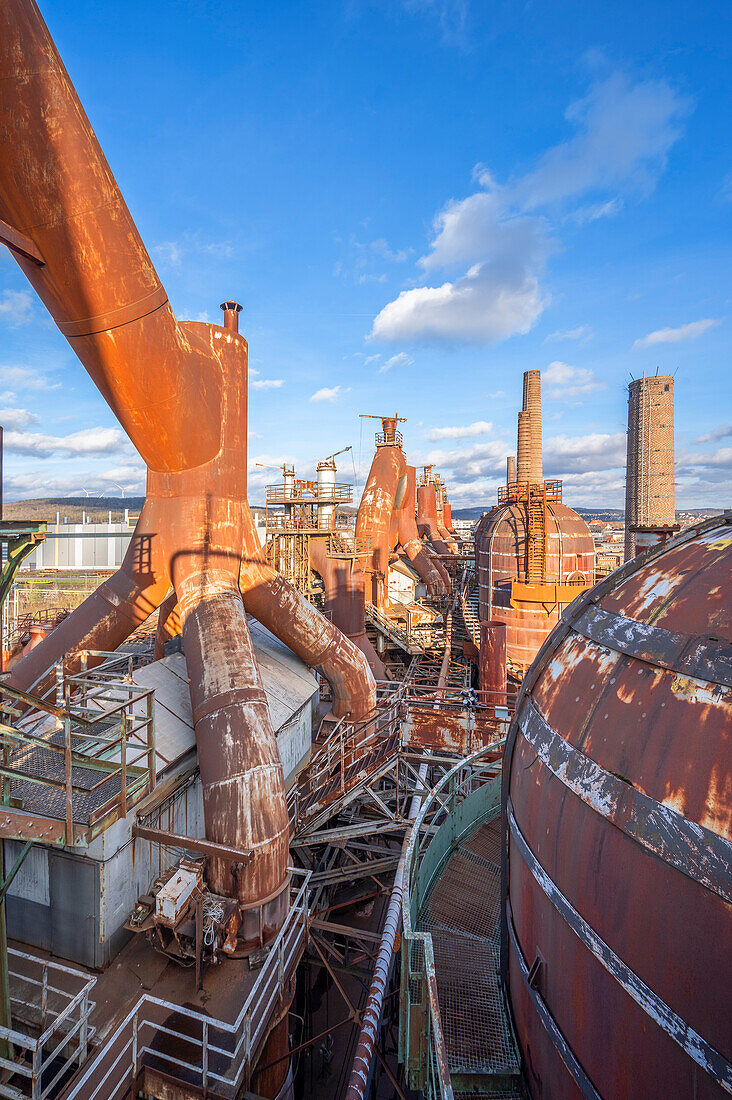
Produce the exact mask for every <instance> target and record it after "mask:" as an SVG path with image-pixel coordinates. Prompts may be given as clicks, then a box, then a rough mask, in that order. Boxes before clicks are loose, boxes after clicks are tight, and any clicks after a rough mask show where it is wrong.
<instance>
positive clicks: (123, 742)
mask: <svg viewBox="0 0 732 1100" xmlns="http://www.w3.org/2000/svg"><path fill="white" fill-rule="evenodd" d="M119 724H120V748H119V759H120V769H121V775H120V788H119V803H120V807H121V810H122V814H121V816H122V817H126V816H127V716H126V714H125V712H124V711H122V713H121V715H120V723H119Z"/></svg>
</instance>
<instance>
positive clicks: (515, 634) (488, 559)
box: [475, 502, 595, 668]
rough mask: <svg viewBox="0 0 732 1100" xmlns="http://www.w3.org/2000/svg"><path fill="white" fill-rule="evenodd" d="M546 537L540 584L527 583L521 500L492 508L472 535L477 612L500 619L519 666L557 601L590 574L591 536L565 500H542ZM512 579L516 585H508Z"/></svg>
mask: <svg viewBox="0 0 732 1100" xmlns="http://www.w3.org/2000/svg"><path fill="white" fill-rule="evenodd" d="M546 541H547V551H546V559H545V583H544V584H543V585H539V586H536V585H533V586H531V587H530V588H529V587H528V586H527V580H528V518H527V506H526V505H525V504H524V503H513V504H506V505H503V506H499V507H498V508H495V509H494V510H493V512H491V513H490V514H489V515H488V516H487V517H485V519H484V520H483V521H482V522H481V524H480V526H479V528H478V530H477V531H476V535H475V547H476V569H477V573H478V596H479V600H478V607H479V611H478V613H479V617H480V619H481V621H488V620H490V619H500V620H502V621H503V622H505V623H506V627H507V630H508V639H507V641H508V656H509V658H510V660H511V661H512V662H513V663H514V664H516V665H519V666H522V667H524V668H526V667H528V665H530V664H531V662H532V660H533V659H534V657H535V656H536V653H537V652H538V650H539V647H540V646H541V644H542V643H543V641H544V640H545V638H546V637H547V636H548V635H549V634H550V633H551V631H552V630H553V629H554V627H555V626H556V624H557V623H558V622H559V619H560V616H561V613H562V610H563V608H564V606H565V603H564V602H562V601H567V602H571V600H573V599H574V598H575V596H576V595H577V593H578V592H579V591H581V588H582V585H583V584H587V583H589V584H591V583H592V581H593V579H594V570H595V548H594V544H593V541H592V535H591V534H590V531H589V528H588V527H587V524H586V523H585V521H584V520H583V519H582V518H581V517H580V516H578V515H577V513H576V512H574V511H573V510H572V509H571V508H568V507H567V505H566V504H560V503H558V502H554V503H547V540H546ZM572 581H574V582H577V583H576V585H572V583H571V582H572ZM514 582H517V584H518V585H521V586H522V587H516V588H514ZM555 586H559V591H558V592H554V591H553V589H554V587H555ZM532 589H534V590H535V591H532ZM545 589H546V591H545ZM550 589H551V591H550ZM527 596H528V597H530V598H528V599H527ZM547 600H549V601H551V602H548V603H547V602H546V601H547Z"/></svg>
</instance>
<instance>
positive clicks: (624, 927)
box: [503, 513, 732, 1100]
mask: <svg viewBox="0 0 732 1100" xmlns="http://www.w3.org/2000/svg"><path fill="white" fill-rule="evenodd" d="M731 686H732V513H728V514H727V516H726V517H724V518H722V519H719V518H717V519H714V520H710V521H707V522H706V523H704V524H702V525H701V526H700V527H698V528H695V529H691V530H689V531H686V532H684V533H683V534H681V535H680V536H678V537H677V538H675V539H673V540H670V541H669V542H667V543H665V544H664V545H663V546H662V547H660V548H658V549H656V550H650V551H648V552H647V553H645V554H643V555H641V556H640V557H638V558H636V559H634V560H633V561H630V562H628V563H626V565H624V566H623V567H621V568H620V569H618V570H617V571H616V572H615V573H613V574H612V575H611V576H610V577H608V578H606V579H605V580H604V581H602V582H601V583H600V584H598V585H597V586H595V588H593V589H591V590H590V591H588V592H587V593H585V594H584V595H583V596H581V597H580V599H579V600H577V601H576V602H575V603H574V604H573V605H572V607H571V608H570V609H569V611H568V612H567V614H566V616H565V618H564V620H563V621H562V623H561V625H560V626H559V627H558V628H557V629H556V630H555V631H554V633H553V634H552V635H551V637H550V638H549V639H548V640H547V642H546V644H545V645H544V646H543V648H542V650H541V651H540V653H539V655H538V656H537V659H536V661H535V662H534V664H533V665H532V667H531V669H530V670H529V673H528V675H527V677H526V679H525V680H524V684H523V688H522V692H521V695H520V697H519V701H518V704H517V708H516V717H515V718H514V721H513V723H512V726H511V730H510V733H509V738H508V743H507V746H506V752H505V757H504V779H503V788H504V816H505V832H504V845H503V865H504V866H503V870H504V876H503V879H504V899H503V900H504V904H503V914H504V929H503V970H504V981H505V982H506V983H507V989H508V995H509V1000H510V1006H511V1012H512V1014H513V1021H514V1025H515V1028H516V1034H517V1037H518V1041H519V1044H520V1046H521V1050H522V1053H523V1058H524V1063H525V1070H526V1076H527V1081H528V1085H529V1090H530V1093H531V1095H532V1097H535V1098H538V1097H543V1098H558V1097H562V1098H563V1100H564V1098H567V1100H571V1098H573V1097H580V1096H584V1097H593V1098H594V1097H603V1098H608V1100H626V1098H627V1097H631V1096H633V1097H651V1096H654V1097H656V1096H657V1097H694V1098H698V1100H704V1098H711V1097H717V1096H722V1095H727V1094H729V1093H730V1092H731V1091H732V1065H731V1064H730V1061H731V1060H732V1029H731V1028H730V1020H732V980H730V979H731V974H730V961H729V960H730V950H729V947H730V943H732V908H731V903H732V869H731V868H732V801H731V799H730V790H731V785H732V760H731V759H730V749H729V730H730V727H731V725H732V691H731Z"/></svg>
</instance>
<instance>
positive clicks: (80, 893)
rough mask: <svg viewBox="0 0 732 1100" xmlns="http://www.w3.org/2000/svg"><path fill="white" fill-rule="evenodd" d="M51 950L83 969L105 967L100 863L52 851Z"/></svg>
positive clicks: (50, 875) (50, 867)
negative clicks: (101, 935) (100, 900)
mask: <svg viewBox="0 0 732 1100" xmlns="http://www.w3.org/2000/svg"><path fill="white" fill-rule="evenodd" d="M49 872H50V874H49V878H50V893H51V951H52V952H53V953H54V955H58V956H60V957H61V958H62V959H69V960H70V961H72V962H77V963H80V964H81V965H82V966H97V967H98V966H101V965H103V957H102V950H101V947H102V945H101V944H100V943H99V891H100V883H99V864H98V863H96V862H95V861H93V860H89V859H84V858H82V857H79V856H76V855H73V854H71V853H68V852H63V851H58V852H52V853H51V856H50V863H49Z"/></svg>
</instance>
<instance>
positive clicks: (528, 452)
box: [516, 370, 544, 485]
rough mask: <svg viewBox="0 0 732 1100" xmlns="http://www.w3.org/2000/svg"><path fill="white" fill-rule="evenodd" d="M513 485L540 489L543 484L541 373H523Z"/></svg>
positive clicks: (530, 371) (528, 371)
mask: <svg viewBox="0 0 732 1100" xmlns="http://www.w3.org/2000/svg"><path fill="white" fill-rule="evenodd" d="M516 481H517V482H518V483H519V484H520V485H522V484H523V485H525V484H531V485H541V484H543V481H544V472H543V464H542V458H541V373H540V371H538V370H527V371H524V395H523V407H522V409H521V411H520V413H519V414H518V442H517V447H516Z"/></svg>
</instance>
